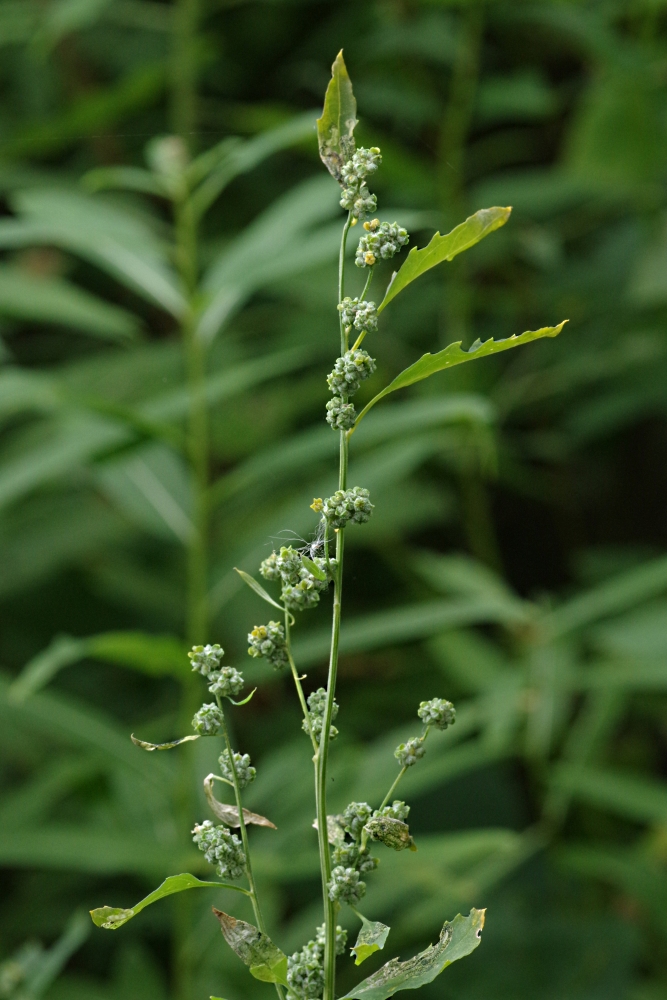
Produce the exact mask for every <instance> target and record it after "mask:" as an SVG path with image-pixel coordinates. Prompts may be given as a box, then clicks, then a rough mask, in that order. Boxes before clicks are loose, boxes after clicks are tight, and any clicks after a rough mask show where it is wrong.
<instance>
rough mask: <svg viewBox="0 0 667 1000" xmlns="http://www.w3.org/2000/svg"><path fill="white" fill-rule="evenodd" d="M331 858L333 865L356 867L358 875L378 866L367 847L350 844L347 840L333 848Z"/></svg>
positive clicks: (373, 869) (376, 860)
mask: <svg viewBox="0 0 667 1000" xmlns="http://www.w3.org/2000/svg"><path fill="white" fill-rule="evenodd" d="M331 860H332V861H333V864H334V866H335V867H338V866H339V865H340V866H342V867H343V868H356V870H357V871H358V872H359V874H360V875H366V874H368V872H372V871H375V869H376V868H377V866H378V859H377V858H372V857H371V856H370V854H369V853H368V848H367V847H361V845H360V844H351V843H348V841H344V842H343V843H342V844H339V846H338V847H335V848H334V850H333V854H332V855H331Z"/></svg>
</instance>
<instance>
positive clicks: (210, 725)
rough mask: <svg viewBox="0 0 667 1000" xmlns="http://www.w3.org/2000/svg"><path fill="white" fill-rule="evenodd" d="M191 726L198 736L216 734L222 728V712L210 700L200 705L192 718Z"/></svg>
mask: <svg viewBox="0 0 667 1000" xmlns="http://www.w3.org/2000/svg"><path fill="white" fill-rule="evenodd" d="M192 728H193V729H194V730H195V732H197V733H199V735H200V736H217V735H218V733H219V732H221V730H222V712H221V711H220V709H219V708H218V706H217V705H215V704H214V703H213V702H211V703H210V704H208V705H202V707H201V708H200V709H199V711H198V712H195V716H194V718H193V720H192Z"/></svg>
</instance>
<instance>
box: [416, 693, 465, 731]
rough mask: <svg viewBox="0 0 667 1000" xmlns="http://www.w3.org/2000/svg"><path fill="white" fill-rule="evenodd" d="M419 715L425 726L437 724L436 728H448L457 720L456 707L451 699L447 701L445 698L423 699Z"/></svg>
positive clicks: (418, 711) (418, 710)
mask: <svg viewBox="0 0 667 1000" xmlns="http://www.w3.org/2000/svg"><path fill="white" fill-rule="evenodd" d="M417 715H418V716H419V718H420V719H421V720H422V722H423V723H424V725H425V726H435V727H436V729H447V727H448V726H453V725H454V723H455V722H456V709H455V708H454V706H453V705H452V703H451V701H445V699H444V698H431V700H430V701H422V702H421V703H420V705H419V708H418V709H417Z"/></svg>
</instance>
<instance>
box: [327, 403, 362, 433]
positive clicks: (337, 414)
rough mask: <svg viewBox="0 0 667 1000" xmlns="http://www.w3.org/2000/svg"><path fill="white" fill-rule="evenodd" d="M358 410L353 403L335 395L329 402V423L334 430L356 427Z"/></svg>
mask: <svg viewBox="0 0 667 1000" xmlns="http://www.w3.org/2000/svg"><path fill="white" fill-rule="evenodd" d="M356 419H357V411H356V410H355V408H354V405H353V404H352V403H346V402H345V400H344V399H342V398H341V397H340V396H333V397H332V398H331V399H330V400H329V402H328V403H327V423H328V424H329V426H330V427H331V429H332V430H334V431H349V430H350V429H351V428H352V427H354V422H355V420H356Z"/></svg>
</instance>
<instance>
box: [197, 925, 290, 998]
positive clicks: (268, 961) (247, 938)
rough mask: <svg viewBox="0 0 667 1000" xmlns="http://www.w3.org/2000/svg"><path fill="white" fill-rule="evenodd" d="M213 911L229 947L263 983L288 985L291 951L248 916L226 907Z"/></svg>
mask: <svg viewBox="0 0 667 1000" xmlns="http://www.w3.org/2000/svg"><path fill="white" fill-rule="evenodd" d="M213 912H214V913H215V915H216V917H217V918H218V920H219V921H220V929H221V930H222V934H223V937H224V939H225V941H226V942H227V944H228V945H229V947H230V948H231V949H232V951H234V952H235V953H236V954H237V955H238V957H239V958H240V959H241V961H242V962H243V963H244V964H245V965H247V966H248V967H249V969H250V975H251V976H254V977H255V979H261V981H262V982H263V983H282V985H283V986H287V985H288V983H287V955H285V954H284V953H283V952H282V951H281V950H280V948H279V947H278V946H277V945H275V944H274V943H273V941H272V940H271V938H270V937H269V936H268V935H267V934H262V932H261V931H259V930H257V928H256V927H255V926H254V925H253V924H248V923H246V921H245V920H237V919H236V918H235V917H230V915H229V914H228V913H223V912H222V910H216V908H215V907H213Z"/></svg>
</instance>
